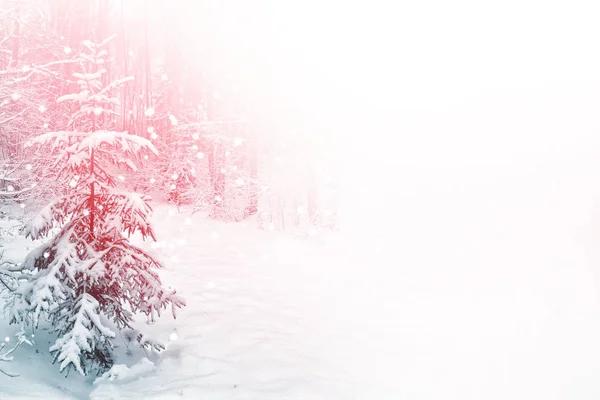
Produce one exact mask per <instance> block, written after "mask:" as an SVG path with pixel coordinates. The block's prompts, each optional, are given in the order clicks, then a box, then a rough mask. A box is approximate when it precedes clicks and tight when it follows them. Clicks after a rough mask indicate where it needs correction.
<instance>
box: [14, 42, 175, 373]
mask: <svg viewBox="0 0 600 400" xmlns="http://www.w3.org/2000/svg"><path fill="white" fill-rule="evenodd" d="M85 46H86V47H87V49H88V52H82V53H81V65H82V67H83V71H82V72H79V73H75V74H74V77H75V79H76V80H77V82H78V85H79V88H80V91H79V92H78V93H73V94H69V95H66V96H63V97H61V98H59V99H58V101H59V102H71V103H72V108H71V110H72V119H71V121H70V123H69V124H68V127H67V128H68V129H69V130H64V131H57V132H48V133H45V134H42V135H40V136H38V137H37V138H34V139H32V140H31V141H30V142H29V143H28V146H32V147H37V148H40V150H41V151H44V152H45V154H47V155H48V157H49V158H51V159H52V160H53V161H52V163H51V168H52V169H53V170H54V171H56V172H57V174H56V175H55V177H56V178H55V180H54V182H53V183H54V185H55V187H56V188H57V190H59V191H62V192H63V193H64V194H63V195H61V196H57V197H56V198H55V199H53V200H52V202H50V203H49V204H48V205H46V207H44V208H43V209H42V210H41V211H40V213H39V214H38V215H37V216H36V217H35V218H34V219H33V220H32V221H31V223H30V224H29V225H28V226H27V229H26V234H27V235H28V236H29V237H31V238H33V239H40V238H43V237H46V236H47V235H48V234H49V233H50V231H51V230H52V229H53V228H55V227H58V228H60V231H59V232H58V234H56V235H55V236H54V237H52V238H50V240H49V241H48V242H46V243H44V244H43V245H41V246H40V247H38V248H36V249H34V250H33V251H31V252H30V253H29V254H28V255H27V257H26V258H25V260H24V261H23V263H22V264H21V265H20V266H19V267H18V268H11V270H10V271H5V272H3V273H4V274H5V276H9V277H10V278H12V279H13V280H14V279H15V276H16V274H20V275H19V276H17V277H16V278H17V279H16V280H18V281H19V284H18V286H17V287H16V288H15V289H14V290H12V291H10V293H9V300H8V302H7V307H8V309H9V316H10V322H11V323H19V324H26V325H29V326H32V327H33V328H34V329H35V328H37V326H38V324H39V322H40V320H41V319H42V318H45V319H47V320H49V321H50V323H51V324H52V327H53V330H54V332H55V333H56V334H57V336H58V339H57V340H56V342H55V343H54V345H52V346H51V348H50V351H51V352H52V353H53V354H54V357H55V362H59V363H60V370H61V371H63V370H66V371H67V373H68V371H69V370H70V369H71V368H74V369H75V370H77V371H78V372H79V373H80V374H82V375H86V374H88V373H90V372H96V373H103V372H104V371H106V370H108V369H110V367H111V366H112V365H113V362H114V360H113V355H112V349H113V344H112V340H113V339H114V338H115V336H116V332H115V330H114V328H113V327H116V329H118V330H120V329H131V322H132V321H133V315H134V314H135V313H143V314H145V315H146V316H147V317H148V318H150V319H152V320H153V319H154V318H155V317H156V316H159V315H160V313H161V311H162V309H165V308H167V307H170V308H171V310H172V313H173V316H175V310H176V308H177V307H182V306H183V305H185V302H184V301H183V299H181V298H180V297H178V296H177V295H176V294H175V290H166V289H164V288H163V287H162V284H161V280H160V278H159V276H158V274H157V272H156V269H157V268H160V267H161V264H160V263H159V262H158V261H157V260H155V259H154V258H152V257H151V256H150V255H148V254H146V253H145V252H144V251H143V250H141V249H139V248H137V247H135V246H134V245H132V244H131V243H130V242H129V241H128V235H131V234H133V233H136V232H137V233H139V234H141V235H142V237H143V238H147V237H150V238H152V239H154V233H153V230H152V227H151V225H150V224H149V222H148V220H149V216H150V213H151V208H150V206H149V205H148V204H147V203H146V202H145V201H144V199H143V198H142V197H141V196H140V195H137V194H135V193H129V192H126V191H123V190H120V189H117V188H116V185H117V182H118V178H117V177H115V176H114V171H115V166H118V167H122V168H128V169H130V170H131V171H135V170H136V168H137V167H136V162H138V161H141V159H142V158H143V157H144V155H148V154H151V153H155V154H156V149H155V148H154V146H153V145H152V143H150V141H148V140H147V139H145V138H142V137H139V136H135V135H130V134H128V133H127V132H115V131H111V130H103V129H100V128H101V127H102V122H103V119H102V116H103V115H105V114H110V113H111V112H112V107H113V105H115V104H117V103H118V99H116V98H115V97H112V89H114V88H115V87H117V86H118V85H119V84H121V83H123V82H126V81H127V80H121V81H118V82H116V83H114V82H113V83H109V84H107V85H105V84H103V82H104V80H105V79H104V78H105V74H106V69H105V59H104V57H105V56H106V52H105V51H104V50H102V46H103V44H100V45H96V44H95V43H92V42H86V43H85ZM145 343H146V342H144V343H141V344H145Z"/></svg>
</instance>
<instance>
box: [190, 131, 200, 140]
mask: <svg viewBox="0 0 600 400" xmlns="http://www.w3.org/2000/svg"><path fill="white" fill-rule="evenodd" d="M199 138H200V135H198V134H197V133H193V134H192V139H194V140H198V139H199Z"/></svg>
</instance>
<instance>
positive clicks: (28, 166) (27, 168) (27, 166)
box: [25, 164, 33, 171]
mask: <svg viewBox="0 0 600 400" xmlns="http://www.w3.org/2000/svg"><path fill="white" fill-rule="evenodd" d="M25 169H26V170H27V171H31V170H32V169H33V165H31V164H27V165H25Z"/></svg>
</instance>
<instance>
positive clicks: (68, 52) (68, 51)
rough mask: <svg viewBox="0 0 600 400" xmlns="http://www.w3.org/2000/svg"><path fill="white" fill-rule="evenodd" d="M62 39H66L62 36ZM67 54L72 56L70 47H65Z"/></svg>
mask: <svg viewBox="0 0 600 400" xmlns="http://www.w3.org/2000/svg"><path fill="white" fill-rule="evenodd" d="M60 38H61V39H64V38H63V37H62V36H61V37H60ZM64 51H65V54H71V51H72V50H71V48H70V47H69V46H65V48H64Z"/></svg>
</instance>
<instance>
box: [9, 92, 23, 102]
mask: <svg viewBox="0 0 600 400" xmlns="http://www.w3.org/2000/svg"><path fill="white" fill-rule="evenodd" d="M10 98H11V99H13V100H14V101H17V100H19V99H20V98H21V95H20V94H19V93H16V92H15V93H13V94H11V95H10Z"/></svg>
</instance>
